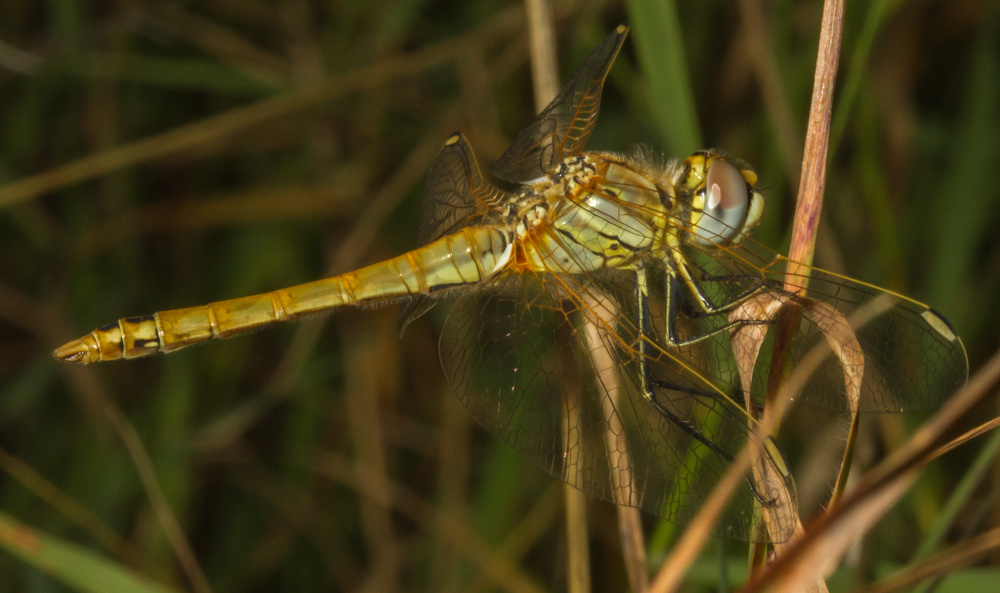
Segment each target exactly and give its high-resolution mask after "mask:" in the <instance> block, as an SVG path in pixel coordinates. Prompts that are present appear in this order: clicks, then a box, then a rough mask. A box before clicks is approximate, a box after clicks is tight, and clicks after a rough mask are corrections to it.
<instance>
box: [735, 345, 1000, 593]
mask: <svg viewBox="0 0 1000 593" xmlns="http://www.w3.org/2000/svg"><path fill="white" fill-rule="evenodd" d="M998 380H1000V353H997V354H995V355H994V356H993V358H992V359H990V361H989V362H988V363H987V364H986V365H985V366H984V367H983V368H982V369H981V370H980V371H979V372H978V373H977V374H976V375H975V376H974V377H973V378H972V379H971V380H970V381H969V383H968V385H966V386H965V388H964V389H962V390H961V391H960V392H959V393H958V394H956V395H955V396H954V397H953V398H952V399H951V400H949V401H948V403H946V404H945V406H944V407H943V408H941V410H940V411H939V412H938V413H937V414H936V415H935V416H934V417H933V418H932V419H931V420H930V421H929V422H928V423H927V424H926V425H924V426H923V428H921V429H920V430H919V431H917V433H916V434H914V435H913V437H912V438H911V439H910V441H909V443H908V444H907V445H906V447H904V448H903V449H900V450H898V451H896V453H894V454H893V455H892V456H891V457H890V458H889V459H887V460H885V461H884V462H882V463H881V464H879V465H878V466H877V467H875V468H874V469H872V470H871V471H870V472H868V473H867V474H865V475H864V476H862V477H861V478H860V479H859V480H858V483H857V487H856V488H854V489H853V490H852V491H851V492H849V493H847V494H846V495H845V496H844V497H843V498H842V499H841V500H840V501H838V502H837V504H836V505H834V506H833V507H831V508H830V509H829V510H828V511H827V512H826V513H823V514H820V515H818V516H817V517H816V518H815V520H814V521H812V522H811V523H810V524H809V525H808V528H807V529H806V530H805V532H804V534H803V535H802V536H801V537H799V538H798V539H796V540H795V541H794V542H792V544H791V545H790V546H788V547H787V548H786V550H785V552H784V553H782V554H779V555H778V556H777V557H776V558H775V560H774V562H772V563H771V564H769V565H768V566H767V567H766V568H765V569H764V570H763V571H761V572H760V573H758V574H756V575H753V576H752V577H751V580H750V581H748V582H747V584H746V585H745V586H744V589H743V590H744V591H761V590H769V591H770V590H775V591H797V590H801V588H802V586H803V583H808V582H812V580H815V579H819V578H821V576H822V575H823V574H824V573H825V571H826V570H827V569H828V568H829V567H831V566H833V565H835V564H836V563H837V562H839V561H840V558H841V557H842V556H843V554H844V553H845V552H846V551H847V550H848V549H850V547H851V546H853V545H855V544H856V543H857V541H858V540H859V539H860V538H861V537H863V536H864V534H865V533H866V532H867V531H868V530H869V529H870V528H871V526H872V525H874V524H875V522H876V521H877V520H878V519H879V518H881V517H882V515H884V514H885V512H886V511H887V510H888V509H889V508H890V507H891V506H892V505H893V504H895V503H896V502H897V501H898V500H899V498H900V497H901V496H902V495H903V494H904V493H905V492H906V490H907V489H908V488H909V486H910V485H911V484H912V483H913V480H914V479H915V478H916V476H917V475H918V473H919V472H920V470H921V469H923V467H924V466H925V465H926V464H927V463H928V462H929V461H931V460H932V459H933V458H934V457H933V455H934V454H935V453H936V451H937V450H938V449H939V447H940V446H941V444H942V441H943V440H944V438H945V435H947V434H948V432H950V431H951V430H953V429H954V427H955V425H956V424H957V423H958V421H959V420H961V418H962V417H963V415H964V414H965V413H966V412H968V411H969V410H970V409H971V408H972V407H973V406H974V405H976V404H977V403H978V402H979V401H980V400H981V399H982V398H983V397H984V396H986V395H988V394H989V393H991V389H992V388H993V387H994V386H995V385H996V383H997V382H998Z"/></svg>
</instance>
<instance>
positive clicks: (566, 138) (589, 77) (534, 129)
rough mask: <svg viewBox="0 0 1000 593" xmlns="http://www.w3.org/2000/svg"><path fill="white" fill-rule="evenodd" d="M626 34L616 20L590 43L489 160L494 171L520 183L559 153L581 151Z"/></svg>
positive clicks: (551, 164)
mask: <svg viewBox="0 0 1000 593" xmlns="http://www.w3.org/2000/svg"><path fill="white" fill-rule="evenodd" d="M627 34H628V27H626V26H625V25H619V26H618V28H616V29H615V30H614V31H612V32H611V33H610V34H609V35H608V36H607V37H605V38H604V41H602V42H601V44H600V45H598V46H597V47H596V48H594V51H592V52H591V53H590V55H589V56H588V57H587V59H586V60H584V62H583V64H582V65H581V66H580V67H579V68H577V70H576V72H574V73H573V77H572V78H571V79H570V80H569V82H567V83H566V85H565V86H563V87H562V89H561V90H560V91H559V94H558V95H556V98H555V99H553V100H552V102H551V103H549V105H548V106H547V107H546V108H545V109H544V110H543V111H542V113H541V114H540V115H539V116H538V118H537V119H535V121H534V122H533V123H532V124H531V125H529V126H528V127H527V128H525V129H524V130H523V131H522V132H521V133H520V134H519V135H518V136H517V138H516V139H515V140H514V142H513V144H511V146H510V148H508V149H507V151H506V152H504V153H503V155H501V156H500V158H499V159H498V160H497V161H496V162H495V163H494V164H493V166H492V167H491V168H490V171H491V172H492V173H493V175H495V176H496V177H497V178H499V179H503V180H504V181H508V182H510V183H525V182H527V181H531V180H533V179H538V178H540V177H544V176H545V175H547V174H549V173H552V172H553V171H554V170H555V167H556V165H558V164H559V162H560V161H561V160H562V159H563V158H565V157H567V156H571V155H575V154H579V153H580V152H582V151H583V148H584V146H585V145H586V143H587V139H588V138H589V137H590V133H591V132H592V131H593V129H594V125H595V124H596V123H597V112H598V109H599V107H600V104H601V90H602V89H603V87H604V79H605V78H606V77H607V75H608V70H610V69H611V64H612V63H613V62H614V61H615V57H616V56H617V55H618V51H619V50H620V49H621V46H622V43H623V42H624V41H625V36H626V35H627Z"/></svg>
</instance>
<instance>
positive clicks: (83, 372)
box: [64, 366, 212, 593]
mask: <svg viewBox="0 0 1000 593" xmlns="http://www.w3.org/2000/svg"><path fill="white" fill-rule="evenodd" d="M64 372H66V373H67V375H68V376H69V382H70V384H71V385H72V386H73V388H74V389H75V390H76V391H77V392H78V393H79V394H80V395H82V397H83V398H84V399H85V400H86V401H87V402H88V403H89V404H90V405H93V406H95V407H97V409H99V410H100V412H101V413H102V414H103V416H104V418H105V419H106V420H107V421H108V422H110V424H111V426H112V427H113V428H114V430H115V432H117V433H118V435H119V437H120V438H121V440H122V443H123V444H124V445H125V449H126V451H128V454H129V456H130V457H131V458H132V465H133V466H134V467H135V470H136V473H138V474H139V480H140V481H141V482H142V486H143V489H144V490H145V491H146V497H147V498H148V499H149V505H150V507H152V510H153V513H154V515H155V516H156V519H157V521H158V522H159V524H160V527H161V528H162V529H163V532H164V534H165V535H166V538H167V541H168V542H170V547H171V548H172V549H173V551H174V554H175V555H176V556H177V562H178V564H179V565H180V566H181V569H182V570H183V571H184V574H185V575H186V576H187V578H188V580H189V581H190V583H191V587H192V588H193V589H194V590H195V591H196V592H197V593H210V591H211V590H212V588H211V587H210V586H209V584H208V579H207V578H206V577H205V573H204V572H203V571H202V570H201V566H199V564H198V560H197V558H196V557H195V555H194V551H193V550H192V548H191V544H190V543H189V542H188V540H187V538H186V537H185V535H184V530H183V529H182V528H181V525H180V522H179V521H178V520H177V516H176V515H175V514H174V511H173V509H171V508H170V505H169V504H168V503H167V499H166V496H165V495H164V494H163V488H162V487H161V486H160V480H159V478H158V477H157V476H156V471H155V470H154V469H153V463H152V461H151V460H150V458H149V453H148V452H147V451H146V448H145V446H144V445H143V444H142V439H140V438H139V434H138V433H137V432H136V431H135V427H134V426H132V424H131V423H130V422H129V421H128V418H126V416H125V414H123V413H122V411H121V410H120V409H119V408H118V407H117V406H115V405H114V404H113V403H112V401H111V399H110V398H109V397H108V396H107V392H106V390H105V389H104V388H103V387H102V386H101V385H100V384H99V383H98V382H97V380H96V374H95V373H94V372H93V371H90V370H87V369H85V368H83V367H76V366H74V367H64Z"/></svg>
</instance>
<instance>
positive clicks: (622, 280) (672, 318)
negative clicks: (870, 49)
mask: <svg viewBox="0 0 1000 593" xmlns="http://www.w3.org/2000/svg"><path fill="white" fill-rule="evenodd" d="M627 32H628V29H627V27H625V26H624V25H622V26H619V27H618V28H616V29H615V30H614V31H612V32H611V33H610V34H609V35H608V36H607V37H606V38H605V39H604V40H603V41H602V42H601V43H600V44H599V45H598V46H597V47H596V48H595V49H594V50H593V52H592V53H591V54H590V55H589V56H588V57H587V58H586V60H585V61H584V62H583V64H582V65H581V66H580V67H579V68H578V69H577V70H576V71H575V73H574V74H573V76H572V77H571V79H570V80H569V81H568V82H567V83H566V84H565V86H563V87H562V89H561V90H560V92H559V93H558V95H557V96H556V97H555V98H554V99H553V100H552V102H551V103H550V104H549V105H548V106H547V107H546V108H545V109H544V110H543V111H542V112H541V114H540V115H539V116H538V117H537V119H536V120H535V121H534V122H533V123H532V124H530V125H529V126H528V127H527V128H525V129H524V130H523V131H522V132H521V133H520V134H519V135H518V136H517V137H516V138H515V140H514V141H513V143H512V145H511V146H510V148H509V149H508V150H507V151H506V152H505V153H503V155H501V157H500V158H499V159H498V160H497V161H496V162H495V163H494V164H493V166H492V167H491V168H490V173H491V174H492V177H493V178H495V180H496V181H495V182H491V181H490V180H488V179H487V177H486V176H484V174H483V173H482V172H481V170H480V168H479V166H478V164H477V162H476V159H475V156H474V154H473V151H472V149H471V147H470V145H469V142H468V141H467V140H466V138H465V137H464V136H463V135H462V134H460V133H456V134H454V135H452V136H451V137H450V138H448V139H447V141H446V142H445V144H444V147H443V148H442V149H441V151H440V153H439V155H438V156H437V158H436V160H435V161H434V163H433V164H432V166H431V168H430V170H429V172H428V175H427V179H426V184H425V188H424V198H423V205H422V213H421V220H420V224H419V228H418V232H417V239H418V243H419V245H420V247H418V248H417V249H415V250H413V251H410V252H408V253H405V254H403V255H400V256H398V257H395V258H392V259H389V260H387V261H383V262H380V263H376V264H374V265H370V266H367V267H363V268H361V269H358V270H356V271H352V272H348V273H345V274H341V275H338V276H335V277H331V278H326V279H321V280H317V281H313V282H309V283H306V284H301V285H298V286H294V287H290V288H283V289H280V290H275V291H273V292H269V293H266V294H259V295H254V296H247V297H241V298H235V299H231V300H226V301H221V302H215V303H211V304H207V305H201V306H196V307H189V308H183V309H176V310H168V311H160V312H158V313H154V314H152V315H142V316H138V317H126V318H123V319H119V320H118V321H116V322H113V323H111V324H109V325H106V326H103V327H100V328H98V329H95V330H94V331H92V332H90V333H89V334H87V335H85V336H83V337H81V338H79V339H77V340H74V341H72V342H69V343H67V344H64V345H62V346H60V347H59V348H57V349H56V350H55V351H54V356H55V357H56V358H57V359H59V360H62V361H67V362H75V363H82V364H88V363H94V362H98V361H106V360H116V359H131V358H136V357H141V356H146V355H150V354H154V353H161V352H163V353H166V352H173V351H175V350H178V349H180V348H184V347H187V346H190V345H192V344H196V343H199V342H203V341H205V340H210V339H215V338H224V337H228V336H232V335H234V334H237V333H240V332H243V331H246V330H249V329H253V328H257V327H260V326H264V325H268V324H272V323H275V322H279V321H285V320H289V319H294V318H297V317H301V316H304V315H309V314H314V313H318V312H325V311H330V310H335V309H338V308H341V307H347V306H357V305H362V304H363V305H367V306H370V305H375V304H384V303H389V302H396V301H402V302H403V305H402V307H401V312H400V320H399V326H400V332H401V334H402V331H403V330H404V329H405V328H406V326H407V325H409V324H410V323H412V322H413V321H414V320H416V319H418V318H420V317H421V316H422V315H424V314H426V313H427V312H428V311H430V310H431V309H432V308H433V307H435V306H439V305H445V306H448V307H450V311H449V312H448V315H447V317H446V320H445V322H444V325H443V327H442V329H441V336H440V345H439V354H440V359H441V364H442V367H443V369H444V373H445V375H446V377H447V379H448V382H449V383H450V385H451V387H452V388H453V390H454V391H455V392H456V394H457V395H458V397H459V398H460V399H461V401H462V403H463V404H464V405H465V407H466V408H467V409H468V410H469V411H470V412H471V414H472V416H474V417H475V418H476V419H477V420H478V421H479V422H480V423H481V424H482V425H483V426H485V427H486V428H487V429H488V430H489V431H491V432H492V433H494V434H495V435H496V436H498V437H499V438H500V439H502V440H504V441H506V442H507V443H509V444H510V445H511V446H512V447H513V448H514V449H516V450H517V451H518V452H520V453H521V454H522V455H523V456H524V457H526V458H527V459H529V460H531V461H532V462H534V463H535V464H537V465H538V466H540V467H541V468H542V469H544V470H546V471H547V472H548V473H550V474H551V475H553V476H555V477H557V478H559V479H561V480H563V481H565V482H567V483H569V484H571V485H573V486H575V487H577V488H579V489H582V490H584V491H586V492H588V493H590V494H591V495H593V496H596V497H598V498H601V499H604V500H608V501H611V502H612V503H615V504H619V505H628V506H633V507H637V508H640V509H643V510H645V511H648V512H650V513H652V514H655V515H659V516H661V517H663V518H665V519H667V520H669V521H671V522H674V523H676V524H679V525H683V524H685V523H687V522H688V521H690V520H691V519H692V518H693V516H694V514H695V513H696V512H697V511H698V509H699V506H700V504H701V502H702V501H704V500H705V499H706V498H707V496H708V494H709V492H710V491H711V489H712V488H713V487H714V486H715V484H717V483H718V481H719V480H720V479H721V477H722V475H723V474H724V473H725V471H726V470H727V468H728V467H729V466H730V465H731V464H732V462H733V460H734V458H735V457H736V456H737V455H738V453H739V452H740V451H741V449H742V448H743V446H744V445H745V444H746V443H747V442H748V440H751V439H752V438H753V437H752V435H753V434H754V427H755V426H756V425H757V420H756V418H757V416H758V413H759V412H760V409H761V407H762V405H763V403H764V401H765V398H766V394H767V389H768V381H767V377H768V374H769V371H770V370H771V368H770V367H771V365H772V360H773V359H774V354H775V352H776V346H775V342H776V339H777V338H776V337H775V334H776V333H777V330H776V329H775V328H776V327H777V326H778V325H779V323H778V316H777V314H776V313H774V311H776V310H788V309H790V308H794V309H797V310H798V311H799V312H800V313H799V314H798V315H797V316H795V317H793V322H792V323H791V331H790V336H791V339H790V343H791V348H790V349H789V354H787V355H786V356H790V357H791V358H790V361H791V365H792V368H794V367H795V366H796V365H799V364H805V363H804V361H805V360H806V358H807V357H808V356H809V353H811V352H814V351H817V349H819V348H821V347H823V346H824V345H826V346H827V354H826V355H824V356H821V358H820V362H819V363H818V364H816V365H814V366H815V368H814V369H813V370H812V371H811V372H810V373H809V374H808V379H806V380H805V382H804V383H803V386H802V388H801V389H799V390H798V391H797V392H796V394H795V399H796V401H799V402H803V403H805V404H809V405H812V406H815V407H819V408H824V409H829V410H837V411H855V412H898V411H908V410H918V409H925V408H929V407H933V406H937V405H939V404H940V403H942V402H943V401H944V400H945V399H947V398H948V397H949V395H950V394H952V393H953V392H954V391H956V390H957V389H958V388H959V387H960V386H961V385H963V384H964V382H965V381H966V379H967V376H968V362H967V357H966V354H965V349H964V347H963V345H962V341H961V340H960V339H959V338H958V336H957V335H956V334H955V332H954V331H953V330H952V329H951V326H950V325H949V324H948V322H947V321H946V320H945V319H944V318H943V317H942V316H941V315H939V314H938V313H936V312H935V311H934V310H933V309H931V308H929V307H928V306H926V305H924V304H921V303H919V302H917V301H915V300H912V299H910V298H907V297H905V296H902V295H899V294H896V293H893V292H889V291H886V290H883V289H880V288H878V287H876V286H873V285H870V284H866V283H864V282H860V281H857V280H853V279H850V278H847V277H844V276H840V275H837V274H834V273H831V272H827V271H824V270H821V269H818V268H813V267H810V266H806V265H802V264H797V263H796V262H791V261H789V260H788V259H787V258H785V257H784V256H781V255H779V254H777V253H776V252H774V251H772V250H770V249H768V248H766V247H764V246H763V245H760V244H759V243H757V242H756V241H754V240H753V239H752V238H751V237H750V234H751V231H752V230H753V228H754V227H755V226H756V225H757V223H758V222H759V220H760V218H761V214H762V211H763V207H764V198H763V196H762V194H761V193H760V191H759V189H758V187H757V175H756V174H755V173H754V171H753V170H752V169H751V168H750V167H749V166H746V165H743V164H741V163H739V162H738V161H736V160H734V159H731V158H729V157H727V156H726V155H725V154H724V153H722V152H721V151H718V150H704V151H699V152H696V153H694V154H692V155H691V156H689V157H688V158H686V159H685V160H683V161H665V160H663V159H662V158H658V157H656V156H654V155H651V154H650V152H649V151H648V150H637V151H635V152H633V153H631V154H618V153H613V152H600V151H587V150H585V145H586V143H587V140H588V138H589V136H590V134H591V132H592V130H593V129H594V126H595V124H596V121H597V115H598V111H599V107H600V100H601V92H602V89H603V86H604V82H605V79H606V77H607V75H608V72H609V70H610V68H611V65H612V63H613V62H614V60H615V58H616V56H617V55H618V53H619V50H620V49H621V47H622V44H623V42H624V40H625V37H626V34H627ZM793 264H795V265H793ZM789 277H791V278H793V279H797V280H798V282H793V283H792V284H791V285H789V284H788V283H787V280H788V278H789ZM769 311H770V312H769ZM836 328H840V329H839V330H838V329H836ZM845 328H846V329H845ZM753 332H756V334H753ZM758 334H759V336H760V337H759V339H754V340H751V339H748V338H747V336H749V335H758ZM786 360H789V359H787V358H786ZM774 364H777V363H774ZM845 369H846V370H845ZM765 445H766V443H765ZM760 451H761V453H760V454H759V459H758V461H757V465H758V467H762V468H763V469H764V470H765V472H766V473H767V474H768V475H770V476H772V477H774V476H776V477H777V482H778V483H777V487H778V488H781V489H784V491H786V492H789V493H791V495H792V496H793V497H794V482H793V480H792V477H791V476H790V475H789V473H788V471H787V469H786V468H785V467H784V461H783V459H782V458H781V454H780V452H779V451H777V450H776V449H775V448H773V447H770V446H763V445H762V446H761V447H760ZM745 481H746V484H745V485H744V486H743V487H741V488H739V489H737V491H736V492H735V494H734V495H733V497H732V499H731V501H730V503H729V506H728V508H727V509H726V511H725V512H724V515H723V516H722V517H721V519H720V520H719V521H718V524H717V527H716V529H717V532H718V533H719V534H721V535H724V536H727V537H730V538H733V539H741V540H744V541H761V540H764V541H769V540H770V541H776V540H779V539H782V538H785V537H787V536H788V535H789V534H790V532H791V530H792V528H793V527H792V525H793V523H792V518H791V517H790V516H789V515H787V514H782V513H783V511H782V512H777V509H775V508H772V509H771V510H772V511H776V512H772V516H777V517H778V520H777V521H776V522H775V523H776V525H777V526H776V527H774V526H769V527H768V529H767V530H764V529H762V528H761V524H762V517H763V516H765V515H766V511H767V510H768V507H769V506H771V507H774V501H775V498H774V497H773V496H772V494H771V493H772V492H773V491H774V488H775V486H774V484H772V485H771V486H768V485H767V484H766V483H765V482H766V480H761V479H760V475H759V474H756V475H750V473H749V472H748V475H747V478H746V480H745ZM772 481H773V480H772ZM773 522H774V521H773ZM762 533H763V535H762Z"/></svg>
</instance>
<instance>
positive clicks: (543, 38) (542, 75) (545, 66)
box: [524, 0, 559, 113]
mask: <svg viewBox="0 0 1000 593" xmlns="http://www.w3.org/2000/svg"><path fill="white" fill-rule="evenodd" d="M524 4H525V8H526V9H527V12H528V43H529V44H530V46H531V80H532V83H533V85H534V89H535V111H536V112H539V113H540V112H541V111H542V109H545V106H546V105H548V103H549V101H551V100H552V98H553V97H555V96H556V93H558V92H559V72H558V68H556V41H555V35H554V34H553V33H554V31H553V30H552V10H551V7H550V6H549V2H548V0H525V2H524Z"/></svg>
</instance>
